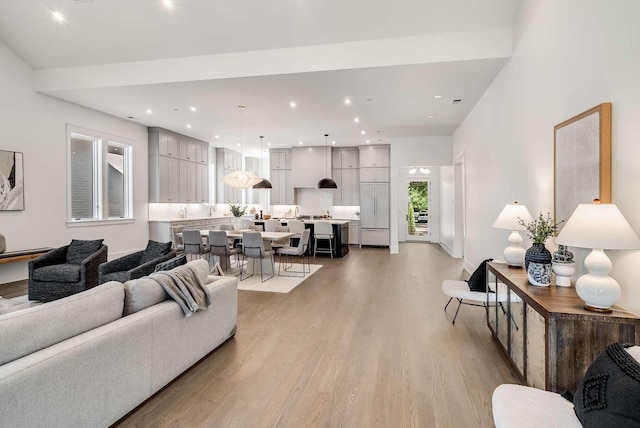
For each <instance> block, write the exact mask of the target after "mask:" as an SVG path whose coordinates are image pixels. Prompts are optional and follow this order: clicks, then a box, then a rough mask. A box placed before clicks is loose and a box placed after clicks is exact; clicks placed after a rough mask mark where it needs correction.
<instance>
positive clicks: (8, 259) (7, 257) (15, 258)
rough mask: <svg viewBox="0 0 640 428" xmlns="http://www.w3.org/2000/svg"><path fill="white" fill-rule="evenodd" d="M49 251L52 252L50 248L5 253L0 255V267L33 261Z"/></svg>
mask: <svg viewBox="0 0 640 428" xmlns="http://www.w3.org/2000/svg"><path fill="white" fill-rule="evenodd" d="M50 250H52V248H33V249H31V250H20V251H7V252H6V253H2V254H0V265H1V264H4V263H12V262H21V261H25V260H31V259H35V258H36V257H40V256H41V255H43V254H45V253H46V252H48V251H50Z"/></svg>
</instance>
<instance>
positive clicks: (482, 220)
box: [453, 0, 640, 312]
mask: <svg viewBox="0 0 640 428" xmlns="http://www.w3.org/2000/svg"><path fill="white" fill-rule="evenodd" d="M638 17H640V2H638V1H636V0H616V1H612V2H604V1H600V0H564V1H561V2H556V1H551V0H523V3H522V6H521V9H520V12H519V16H518V18H517V20H516V23H517V25H516V27H515V28H514V35H515V36H514V39H515V41H516V42H517V44H515V50H514V53H513V56H512V57H511V59H510V60H509V62H508V63H507V64H506V66H505V67H504V69H503V70H502V71H501V72H500V74H499V75H498V76H497V77H496V79H495V81H494V82H493V83H492V85H491V86H490V87H489V89H488V90H487V91H486V92H485V94H484V95H483V97H482V99H481V100H480V101H479V102H478V104H476V106H475V107H474V108H473V110H472V111H471V113H470V114H469V115H468V116H467V118H466V119H465V121H464V122H463V124H462V125H461V126H460V127H459V128H458V130H456V132H455V133H454V135H453V147H454V153H459V152H462V151H464V152H465V161H466V166H465V172H466V185H467V188H466V195H467V196H466V212H467V224H466V226H467V227H466V230H467V235H466V244H465V258H466V260H467V261H468V262H470V263H471V264H472V265H477V264H479V263H480V262H481V261H482V260H483V259H485V258H487V257H495V258H501V257H502V250H503V249H504V247H505V246H506V239H507V233H508V231H502V230H498V229H492V228H491V224H492V223H493V221H494V220H495V218H496V217H497V215H498V213H499V212H500V210H501V209H502V208H503V207H504V205H505V204H507V203H512V202H513V201H515V200H517V201H519V202H521V203H524V204H526V205H527V207H528V208H529V211H531V213H532V214H533V215H534V216H535V215H536V214H537V213H539V212H543V213H546V212H548V211H549V212H552V213H553V127H554V125H556V124H558V123H560V122H562V121H563V120H565V119H568V118H570V117H572V116H574V115H576V114H578V113H580V112H582V111H585V110H587V109H589V108H591V107H593V106H595V105H597V104H599V103H602V102H606V101H611V102H612V103H613V123H612V126H613V129H612V134H613V162H612V170H613V172H612V186H613V188H612V198H613V202H614V203H616V204H617V205H618V206H619V208H620V210H621V211H622V212H623V213H624V214H625V216H626V217H627V219H628V220H629V222H630V223H631V225H632V226H633V227H634V229H635V230H636V231H640V192H638V191H637V184H638V183H639V182H640V168H639V167H638V159H640V144H639V141H638V140H640V121H639V120H638V117H640V79H638V76H640V55H639V54H638V52H639V51H638V49H639V46H640V26H638V25H637V20H638ZM527 244H528V243H527V242H525V245H527ZM608 254H609V255H610V257H611V258H612V260H613V263H614V270H613V271H612V273H611V275H612V276H613V277H614V278H616V279H617V280H618V281H619V282H620V284H621V285H622V290H623V291H622V293H623V294H622V299H621V301H620V304H621V305H622V306H624V307H626V308H628V309H630V310H633V311H636V312H640V283H638V281H637V280H636V278H637V266H639V265H640V251H611V252H608Z"/></svg>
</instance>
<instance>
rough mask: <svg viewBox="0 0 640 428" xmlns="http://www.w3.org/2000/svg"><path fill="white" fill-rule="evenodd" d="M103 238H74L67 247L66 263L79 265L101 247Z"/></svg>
mask: <svg viewBox="0 0 640 428" xmlns="http://www.w3.org/2000/svg"><path fill="white" fill-rule="evenodd" d="M102 241H104V239H96V240H93V241H82V240H80V239H74V240H72V241H71V244H70V245H69V249H67V263H72V264H76V265H79V264H80V263H82V262H83V261H84V259H86V258H87V257H89V256H90V255H92V254H93V253H95V252H96V251H98V250H99V249H100V247H102Z"/></svg>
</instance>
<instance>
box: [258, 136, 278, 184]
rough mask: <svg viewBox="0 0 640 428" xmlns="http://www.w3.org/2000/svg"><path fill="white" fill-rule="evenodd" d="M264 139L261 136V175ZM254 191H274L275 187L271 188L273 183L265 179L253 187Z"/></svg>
mask: <svg viewBox="0 0 640 428" xmlns="http://www.w3.org/2000/svg"><path fill="white" fill-rule="evenodd" d="M263 138H264V135H261V136H260V163H259V164H258V165H259V166H260V173H261V174H262V139H263ZM253 188H254V189H272V188H273V186H271V182H270V181H269V180H267V179H266V178H263V179H262V181H261V182H260V183H258V184H256V185H255V186H253Z"/></svg>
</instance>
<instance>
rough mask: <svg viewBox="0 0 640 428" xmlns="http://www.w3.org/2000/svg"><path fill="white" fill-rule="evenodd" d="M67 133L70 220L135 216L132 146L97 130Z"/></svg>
mask: <svg viewBox="0 0 640 428" xmlns="http://www.w3.org/2000/svg"><path fill="white" fill-rule="evenodd" d="M68 134H69V157H70V162H69V200H70V220H71V221H72V222H79V221H87V220H109V219H124V218H132V217H133V215H132V208H131V207H132V194H131V193H132V192H131V187H132V183H131V177H132V174H131V156H132V150H133V147H132V145H131V144H128V143H125V142H124V141H117V140H118V139H117V138H115V137H113V136H109V135H106V134H102V133H99V132H95V131H88V130H79V129H71V127H70V129H69V132H68Z"/></svg>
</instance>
